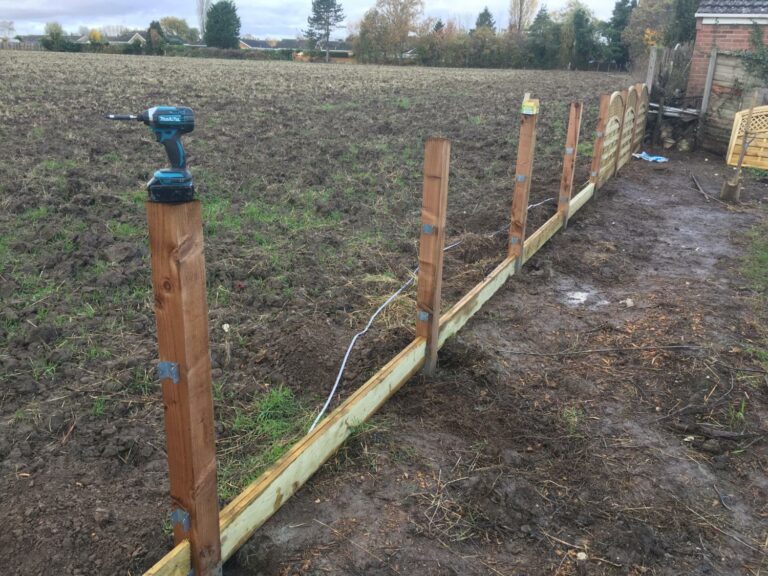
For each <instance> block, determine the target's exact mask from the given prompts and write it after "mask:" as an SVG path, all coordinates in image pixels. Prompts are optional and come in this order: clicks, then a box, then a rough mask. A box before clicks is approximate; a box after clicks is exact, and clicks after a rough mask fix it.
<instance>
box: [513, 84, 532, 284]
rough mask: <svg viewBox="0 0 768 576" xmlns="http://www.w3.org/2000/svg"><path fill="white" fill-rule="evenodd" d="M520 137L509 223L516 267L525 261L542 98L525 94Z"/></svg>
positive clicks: (517, 268) (518, 267)
mask: <svg viewBox="0 0 768 576" xmlns="http://www.w3.org/2000/svg"><path fill="white" fill-rule="evenodd" d="M520 112H521V116H520V118H521V119H520V140H519V142H518V145H517V164H516V165H515V191H514V195H513V197H512V221H511V223H510V226H509V257H510V258H517V260H516V261H515V271H516V272H519V271H520V268H521V267H522V265H523V242H525V224H526V222H527V220H528V197H529V195H530V191H531V176H532V175H533V154H534V151H535V149H536V120H537V119H538V117H539V101H538V99H536V98H530V96H529V95H528V94H526V97H525V99H524V100H523V106H522V108H521V110H520Z"/></svg>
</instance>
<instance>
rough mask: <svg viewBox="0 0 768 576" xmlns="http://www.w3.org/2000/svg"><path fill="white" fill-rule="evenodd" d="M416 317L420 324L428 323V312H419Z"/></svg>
mask: <svg viewBox="0 0 768 576" xmlns="http://www.w3.org/2000/svg"><path fill="white" fill-rule="evenodd" d="M417 317H418V319H419V320H420V321H421V322H429V312H425V311H424V310H419V313H418V315H417Z"/></svg>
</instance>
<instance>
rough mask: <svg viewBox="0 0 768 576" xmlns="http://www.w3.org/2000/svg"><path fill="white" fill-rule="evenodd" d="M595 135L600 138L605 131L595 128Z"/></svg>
mask: <svg viewBox="0 0 768 576" xmlns="http://www.w3.org/2000/svg"><path fill="white" fill-rule="evenodd" d="M595 136H597V137H598V138H602V137H603V136H605V132H603V131H602V130H596V131H595Z"/></svg>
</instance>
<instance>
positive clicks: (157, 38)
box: [41, 0, 240, 54]
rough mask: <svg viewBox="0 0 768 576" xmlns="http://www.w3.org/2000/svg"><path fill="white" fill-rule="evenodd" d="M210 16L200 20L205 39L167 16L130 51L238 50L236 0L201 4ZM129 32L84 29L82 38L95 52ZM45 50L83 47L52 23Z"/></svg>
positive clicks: (181, 21)
mask: <svg viewBox="0 0 768 576" xmlns="http://www.w3.org/2000/svg"><path fill="white" fill-rule="evenodd" d="M201 4H202V6H203V8H204V9H205V10H206V13H205V15H204V17H203V18H201V19H200V21H201V23H202V24H203V25H204V29H203V33H202V35H201V33H200V30H199V29H198V28H194V27H192V26H190V25H189V23H188V22H187V21H186V20H185V19H184V18H177V17H175V16H167V17H165V18H161V19H160V20H155V21H152V22H151V23H150V25H149V28H148V29H147V31H146V34H145V35H144V36H145V39H146V41H147V43H146V45H145V46H141V45H135V46H129V47H127V50H128V51H131V52H136V53H141V52H144V53H147V54H162V53H164V51H165V48H166V46H168V45H169V44H198V43H200V42H201V41H202V42H204V43H205V44H206V45H208V46H211V47H214V48H237V47H238V42H239V37H240V18H239V16H238V15H237V7H236V6H235V4H234V2H233V1H232V0H219V1H218V2H216V3H213V4H212V3H211V2H210V0H207V1H203V0H199V2H198V6H200V5H201ZM126 32H129V30H128V29H127V28H125V27H124V26H105V27H102V28H98V29H96V28H91V29H89V28H87V27H81V28H80V29H79V30H78V36H80V37H82V36H87V37H88V43H89V44H90V45H91V47H92V48H97V49H98V47H101V46H104V45H106V44H108V42H109V38H110V37H115V36H120V35H121V34H124V33H126ZM41 43H42V45H43V47H44V48H46V49H47V50H54V51H59V52H67V51H73V52H74V51H79V50H80V49H81V48H82V47H81V45H80V44H77V43H75V42H72V41H71V40H69V38H68V34H67V33H66V32H65V31H64V29H63V28H62V26H61V24H59V23H58V22H49V23H47V24H46V25H45V36H44V37H43V39H42V40H41Z"/></svg>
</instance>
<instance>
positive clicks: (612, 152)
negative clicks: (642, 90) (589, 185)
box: [597, 92, 624, 188]
mask: <svg viewBox="0 0 768 576" xmlns="http://www.w3.org/2000/svg"><path fill="white" fill-rule="evenodd" d="M623 118H624V99H623V98H622V97H621V93H619V92H614V93H613V94H611V103H610V104H609V105H608V118H607V120H606V122H605V139H604V140H603V152H602V155H601V158H600V172H599V173H598V175H597V187H598V188H600V187H602V185H603V184H605V183H606V182H607V181H608V179H609V178H610V177H611V176H613V173H614V171H615V168H616V154H618V152H619V137H620V136H621V121H622V119H623Z"/></svg>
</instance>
